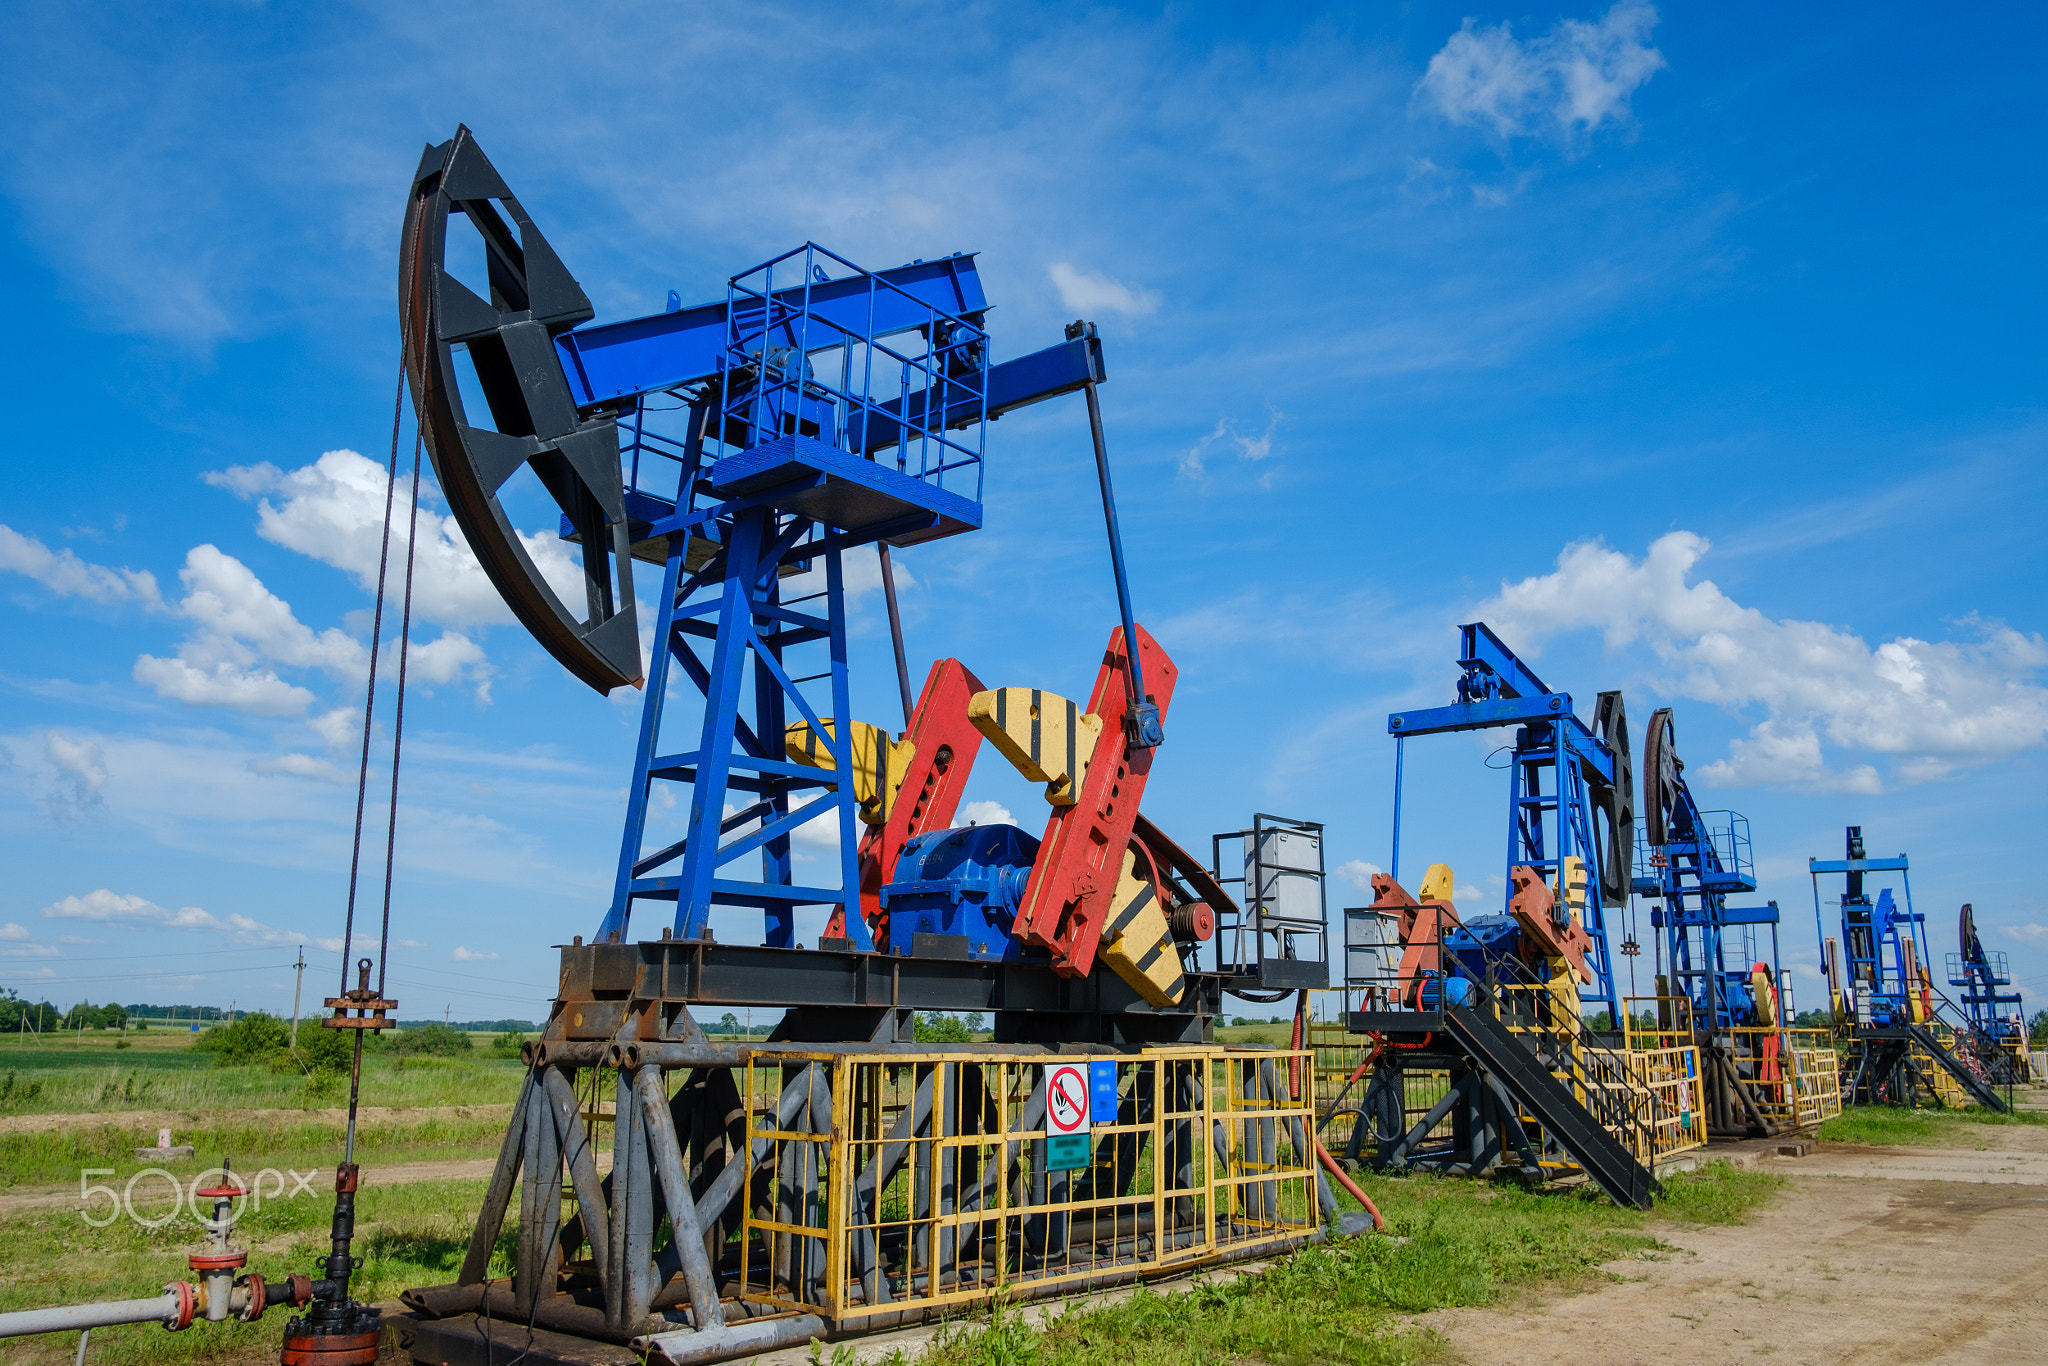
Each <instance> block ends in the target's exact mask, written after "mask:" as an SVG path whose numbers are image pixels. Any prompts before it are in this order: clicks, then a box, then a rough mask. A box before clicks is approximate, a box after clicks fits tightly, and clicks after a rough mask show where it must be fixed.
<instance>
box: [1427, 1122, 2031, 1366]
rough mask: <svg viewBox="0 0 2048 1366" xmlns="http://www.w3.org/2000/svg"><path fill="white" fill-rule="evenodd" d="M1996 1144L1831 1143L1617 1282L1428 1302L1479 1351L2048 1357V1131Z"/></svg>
mask: <svg viewBox="0 0 2048 1366" xmlns="http://www.w3.org/2000/svg"><path fill="white" fill-rule="evenodd" d="M1994 1132H1995V1133H1996V1134H1997V1142H1996V1147H1990V1146H1989V1145H1987V1149H1986V1150H1984V1151H1977V1150H1974V1149H1959V1148H1953V1147H1950V1148H1857V1147H1847V1146H1824V1147H1823V1148H1822V1149H1821V1150H1820V1151H1818V1152H1816V1153H1814V1154H1812V1155H1811V1156H1808V1157H1804V1158H1779V1159H1773V1160H1771V1161H1769V1162H1767V1163H1765V1164H1764V1168H1765V1169H1766V1170H1770V1171H1775V1172H1777V1173H1779V1174H1781V1175H1784V1176H1786V1177H1788V1178H1790V1182H1791V1184H1790V1185H1789V1187H1788V1188H1787V1189H1786V1191H1785V1193H1784V1194H1783V1195H1782V1196H1781V1197H1780V1198H1779V1199H1778V1200H1776V1201H1775V1202H1773V1203H1772V1204H1771V1205H1769V1206H1768V1207H1767V1208H1765V1209H1764V1210H1763V1211H1761V1212H1760V1213H1758V1214H1756V1215H1755V1216H1753V1217H1752V1218H1751V1220H1750V1221H1749V1222H1748V1223H1747V1224H1744V1225H1742V1226H1739V1227H1735V1228H1688V1227H1685V1226H1673V1227H1666V1228H1661V1229H1659V1230H1658V1231H1659V1233H1660V1235H1661V1236H1662V1237H1663V1238H1664V1239H1665V1241H1666V1242H1668V1243H1670V1244H1671V1245H1672V1247H1673V1249H1674V1250H1673V1251H1670V1252H1665V1253H1660V1254H1651V1255H1652V1256H1653V1257H1654V1258H1655V1259H1654V1260H1641V1261H1635V1260H1631V1261H1625V1262H1617V1263H1615V1264H1613V1265H1611V1266H1609V1267H1608V1268H1607V1269H1608V1270H1609V1271H1611V1272H1613V1273H1614V1274H1616V1275H1618V1276H1620V1277H1622V1278H1623V1280H1622V1281H1621V1282H1620V1283H1617V1284H1610V1285H1605V1286H1602V1287H1600V1288H1599V1289H1596V1290H1593V1291H1590V1292H1588V1293H1585V1294H1580V1295H1570V1296H1563V1297H1555V1298H1551V1299H1549V1300H1548V1301H1547V1302H1544V1303H1535V1302H1531V1303H1529V1304H1526V1305H1523V1306H1519V1307H1509V1308H1494V1309H1483V1310H1482V1309H1458V1310H1445V1311H1441V1312H1439V1313H1434V1314H1427V1315H1423V1316H1421V1318H1420V1319H1419V1320H1418V1322H1420V1323H1421V1324H1424V1325H1427V1326H1429V1327H1432V1328H1435V1329H1436V1330H1437V1331H1438V1332H1440V1333H1442V1334H1443V1335H1444V1337H1445V1338H1446V1339H1448V1340H1449V1342H1450V1343H1451V1345H1452V1346H1453V1347H1454V1348H1455V1349H1456V1350H1457V1352H1458V1354H1459V1355H1460V1356H1461V1357H1462V1358H1463V1359H1464V1361H1466V1362H1467V1363H1469V1364H1470V1366H1506V1364H1507V1363H1514V1366H1522V1364H1523V1363H1527V1362H1532V1361H1567V1360H1568V1361H1571V1362H1573V1363H1575V1366H1637V1363H1643V1364H1644V1366H1649V1363H1655V1366H1693V1364H1694V1363H1698V1364H1699V1366H1721V1363H1730V1362H1751V1361H1756V1362H1769V1363H1771V1364H1772V1366H1834V1363H1848V1362H1852V1361H1853V1362H1854V1363H1855V1364H1856V1366H1909V1364H1911V1366H1918V1364H1919V1363H1955V1364H1956V1366H1961V1364H1962V1363H1979V1362H1990V1361H2040V1360H2044V1359H2048V1130H2044V1129H2036V1128H2027V1129H2005V1130H1998V1131H1994Z"/></svg>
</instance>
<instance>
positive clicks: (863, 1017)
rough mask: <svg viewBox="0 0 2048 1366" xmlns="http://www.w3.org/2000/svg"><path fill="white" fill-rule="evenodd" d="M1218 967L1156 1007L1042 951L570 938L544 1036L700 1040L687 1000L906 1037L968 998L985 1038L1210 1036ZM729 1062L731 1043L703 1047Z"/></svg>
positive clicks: (800, 1037)
mask: <svg viewBox="0 0 2048 1366" xmlns="http://www.w3.org/2000/svg"><path fill="white" fill-rule="evenodd" d="M1225 980H1226V979H1225V978H1224V977H1222V976H1220V975H1218V974H1214V973H1190V974H1188V976H1187V989H1186V991H1185V993H1184V994H1183V995H1182V997H1181V1000H1180V1001H1179V1003H1177V1004H1175V1005H1170V1006H1160V1007H1154V1006H1152V1005H1149V1004H1147V1003H1146V1001H1145V999H1144V998H1143V997H1141V996H1140V995H1138V993H1137V992H1136V990H1134V989H1133V988H1132V987H1131V986H1130V985H1129V984H1128V983H1126V982H1125V981H1124V980H1123V979H1122V978H1120V977H1118V976H1116V975H1115V974H1114V973H1108V972H1097V973H1091V974H1089V975H1088V976H1086V977H1062V976H1060V975H1059V974H1058V973H1057V972H1055V971H1054V970H1053V968H1052V965H1051V964H1050V963H1046V962H1034V961H1029V960H1025V961H1005V962H984V961H975V960H970V959H966V958H943V957H907V956H902V955H895V954H884V953H854V952H847V951H837V950H830V949H825V950H811V949H794V948H792V949H777V948H762V947H757V946H749V945H732V944H718V943H713V942H711V941H709V940H685V939H657V940H648V941H644V942H641V943H638V944H573V945H568V946H565V947H564V948H563V949H562V976H561V983H562V985H561V998H560V999H559V1000H558V1001H556V1003H555V1009H554V1013H553V1015H552V1017H551V1018H550V1019H549V1022H548V1028H547V1031H546V1033H545V1035H544V1037H543V1040H542V1044H543V1047H544V1049H545V1050H546V1051H545V1054H544V1056H547V1057H551V1058H555V1059H557V1060H560V1061H570V1060H575V1061H578V1062H600V1061H603V1060H604V1057H603V1050H602V1048H599V1049H595V1050H593V1049H590V1048H582V1049H577V1048H573V1047H571V1048H563V1047H561V1045H574V1044H600V1045H602V1044H610V1043H612V1042H614V1041H619V1042H626V1041H633V1040H640V1041H646V1042H654V1041H678V1040H682V1041H695V1040H701V1039H703V1037H704V1036H703V1035H702V1034H701V1033H700V1032H699V1031H698V1029H697V1026H696V1024H695V1022H694V1021H693V1020H692V1019H691V1018H690V1017H691V1015H692V1014H693V1013H705V1012H711V1013H723V1012H724V1011H727V1010H732V1009H735V1008H749V1007H751V1008H755V1009H761V1008H767V1009H771V1010H772V1009H781V1010H784V1011H786V1012H787V1014H786V1015H785V1016H784V1018H783V1020H782V1022H781V1024H780V1025H779V1026H778V1027H777V1028H776V1030H775V1033H774V1036H773V1037H774V1038H775V1039H776V1040H777V1041H778V1042H783V1041H792V1042H793V1041H802V1042H805V1043H869V1042H880V1043H907V1042H909V1041H910V1038H911V1034H910V1016H911V1015H913V1014H914V1013H916V1012H919V1011H927V1010H946V1011H980V1012H982V1013H985V1014H988V1015H991V1016H992V1017H993V1021H994V1026H995V1040H994V1041H995V1043H997V1044H1041V1045H1045V1046H1049V1047H1059V1046H1065V1045H1079V1046H1083V1047H1087V1046H1105V1047H1110V1048H1135V1047H1144V1046H1148V1045H1165V1044H1200V1043H1207V1042H1210V1041H1211V1040H1212V1039H1213V1038H1214V1032H1215V1017H1216V1015H1217V1014H1218V1013H1219V1012H1220V1011H1221V1009H1222V1000H1223V987H1224V982H1225ZM702 1056H703V1057H704V1058H705V1059H706V1061H707V1062H709V1061H710V1060H711V1059H712V1058H713V1057H714V1056H715V1057H717V1058H719V1059H720V1061H718V1063H717V1064H716V1065H719V1066H730V1065H731V1062H732V1060H733V1059H734V1058H735V1057H736V1056H737V1054H734V1053H724V1054H711V1053H707V1054H703V1055H702Z"/></svg>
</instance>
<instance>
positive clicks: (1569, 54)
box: [1415, 0, 1665, 142]
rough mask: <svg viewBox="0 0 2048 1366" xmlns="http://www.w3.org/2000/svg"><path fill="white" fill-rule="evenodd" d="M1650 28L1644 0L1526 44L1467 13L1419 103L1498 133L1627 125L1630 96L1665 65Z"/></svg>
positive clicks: (1575, 134)
mask: <svg viewBox="0 0 2048 1366" xmlns="http://www.w3.org/2000/svg"><path fill="white" fill-rule="evenodd" d="M1656 26H1657V11H1656V9H1655V8H1654V7H1652V6H1650V5H1648V4H1646V3H1643V0H1620V3H1618V4H1616V5H1615V6H1614V8H1612V9H1610V10H1608V11H1607V13H1606V15H1605V16H1603V17H1602V18H1600V19H1599V20H1597V21H1595V22H1592V23H1588V22H1586V21H1585V20H1582V19H1564V20H1560V21H1559V22H1558V23H1557V24H1556V25H1555V26H1553V27H1552V28H1551V30H1550V32H1549V33H1547V34H1545V35H1544V36H1542V37H1540V38H1532V39H1530V40H1528V41H1526V42H1524V41H1522V40H1520V39H1517V38H1516V37H1515V36H1514V34H1513V33H1511V32H1510V31H1509V29H1508V25H1506V24H1505V23H1502V24H1497V25H1495V26H1493V27H1491V28H1487V27H1482V26H1480V25H1479V23H1478V21H1477V20H1475V19H1469V18H1468V19H1467V20H1465V22H1464V24H1463V26H1462V27H1460V28H1459V30H1458V31H1457V32H1456V33H1454V34H1452V35H1451V38H1450V41H1449V42H1447V43H1445V44H1444V46H1443V49H1442V50H1441V51H1439V52H1438V53H1437V54H1436V55H1435V56H1434V57H1432V58H1430V59H1429V69H1428V70H1427V71H1426V72H1424V73H1423V77H1422V80H1421V81H1420V82H1418V83H1417V84H1416V87H1415V95H1416V99H1417V101H1418V102H1423V101H1426V102H1428V103H1429V104H1431V105H1433V106H1434V107H1435V108H1436V110H1437V111H1438V112H1439V113H1441V114H1442V115H1443V116H1444V117H1445V118H1447V119H1449V120H1450V121H1451V122H1452V123H1456V124H1466V125H1469V124H1479V125H1483V126H1486V127H1489V128H1491V129H1492V130H1493V131H1494V132H1495V133H1497V134H1499V135H1500V136H1501V137H1503V138H1507V137H1514V136H1517V135H1522V136H1528V135H1534V134H1539V133H1543V132H1547V131H1549V132H1555V133H1557V134H1558V135H1560V136H1561V137H1563V138H1564V139H1565V140H1566V141H1567V142H1570V141H1575V140H1578V139H1580V138H1583V137H1584V136H1585V135H1587V134H1590V133H1592V132H1594V131H1596V130H1597V129H1599V128H1600V127H1601V126H1602V125H1603V124H1606V123H1610V122H1612V123H1625V122H1627V120H1628V118H1629V98H1630V96H1632V95H1633V94H1634V93H1635V92H1636V90H1637V89H1638V88H1639V87H1641V86H1642V84H1643V83H1644V82H1645V81H1648V80H1649V79H1650V77H1651V76H1653V75H1655V74H1656V73H1657V72H1658V71H1661V70H1662V69H1663V68H1664V65H1665V62H1664V54H1663V53H1661V52H1659V51H1658V50H1657V49H1656V48H1654V47H1651V46H1650V45H1649V38H1650V31H1651V30H1652V29H1654V28H1656Z"/></svg>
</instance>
